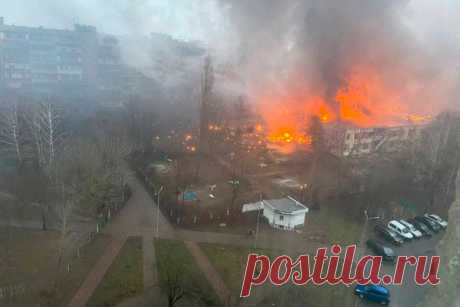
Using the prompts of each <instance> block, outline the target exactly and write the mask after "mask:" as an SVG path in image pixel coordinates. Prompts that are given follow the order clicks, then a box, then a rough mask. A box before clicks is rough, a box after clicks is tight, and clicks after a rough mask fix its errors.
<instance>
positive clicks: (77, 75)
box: [0, 18, 121, 89]
mask: <svg viewBox="0 0 460 307" xmlns="http://www.w3.org/2000/svg"><path fill="white" fill-rule="evenodd" d="M120 71H121V60H120V51H119V45H118V40H117V39H116V38H115V37H113V36H110V35H105V34H99V33H98V32H97V29H96V28H95V27H91V26H82V25H75V27H74V29H73V30H56V29H45V28H43V27H23V26H15V25H7V24H5V23H4V20H3V18H0V82H1V83H3V85H4V86H6V87H9V88H32V89H47V88H50V87H53V86H56V85H59V84H72V85H92V86H95V88H100V89H107V87H110V86H112V87H119V84H118V83H117V82H116V81H117V80H120V78H119V77H118V76H119V75H120ZM114 76H116V77H115V78H114Z"/></svg>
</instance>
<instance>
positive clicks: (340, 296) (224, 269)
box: [200, 243, 354, 307]
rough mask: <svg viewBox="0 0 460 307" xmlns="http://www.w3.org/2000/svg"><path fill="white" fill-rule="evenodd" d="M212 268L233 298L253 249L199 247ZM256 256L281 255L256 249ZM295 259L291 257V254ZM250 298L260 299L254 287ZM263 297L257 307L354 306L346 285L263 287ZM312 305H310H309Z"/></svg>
mask: <svg viewBox="0 0 460 307" xmlns="http://www.w3.org/2000/svg"><path fill="white" fill-rule="evenodd" d="M200 246H201V248H202V249H203V251H204V252H205V253H206V255H207V256H208V258H209V259H210V261H211V262H212V264H213V265H214V267H215V268H216V269H217V270H218V272H219V273H220V274H221V277H222V279H223V280H224V282H225V283H226V284H227V286H228V287H229V288H230V290H231V291H232V293H233V294H234V295H239V293H240V290H241V283H242V280H243V274H244V269H245V268H246V260H247V255H248V254H249V253H252V252H254V250H253V249H251V248H249V247H243V246H232V245H218V244H209V243H202V244H200ZM255 253H257V254H264V255H268V256H269V257H270V258H273V256H275V255H279V254H282V253H280V252H277V251H275V250H267V249H258V250H256V251H255ZM291 256H294V255H291ZM254 289H255V291H254V293H253V295H257V296H260V295H261V294H260V293H259V294H258V291H257V288H254ZM263 295H264V296H265V297H264V298H262V299H261V300H260V301H259V304H258V305H257V306H258V307H263V306H299V307H300V306H315V307H323V306H324V307H329V306H353V302H354V296H353V293H352V290H351V288H347V287H345V286H342V285H340V286H328V285H325V286H321V287H318V286H314V285H307V286H304V287H296V286H292V285H286V286H283V287H281V288H278V287H271V286H268V285H267V286H265V291H264V292H263ZM310 303H311V305H310Z"/></svg>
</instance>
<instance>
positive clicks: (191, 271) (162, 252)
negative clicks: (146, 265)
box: [155, 239, 220, 307]
mask: <svg viewBox="0 0 460 307" xmlns="http://www.w3.org/2000/svg"><path fill="white" fill-rule="evenodd" d="M155 251H156V254H157V262H158V270H159V278H160V283H161V285H162V290H163V294H164V295H166V290H167V289H166V287H165V285H166V281H167V280H168V278H169V279H171V277H173V278H174V277H175V276H177V277H178V280H179V283H178V284H179V285H180V286H181V287H182V288H183V289H185V290H186V292H187V293H188V294H189V295H186V296H185V297H184V298H183V299H182V300H180V301H179V302H178V304H177V306H178V307H179V306H187V307H188V306H220V303H219V299H218V298H217V296H216V294H215V293H214V291H213V290H212V288H211V286H210V285H209V284H208V282H207V280H206V278H205V276H204V274H203V273H202V272H201V270H200V269H199V268H198V266H197V265H196V263H195V261H194V260H193V257H192V255H191V254H190V253H189V251H188V250H187V248H186V246H185V244H184V243H183V242H182V241H176V240H163V239H160V240H156V241H155Z"/></svg>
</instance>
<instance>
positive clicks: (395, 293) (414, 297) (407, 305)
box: [355, 232, 443, 307]
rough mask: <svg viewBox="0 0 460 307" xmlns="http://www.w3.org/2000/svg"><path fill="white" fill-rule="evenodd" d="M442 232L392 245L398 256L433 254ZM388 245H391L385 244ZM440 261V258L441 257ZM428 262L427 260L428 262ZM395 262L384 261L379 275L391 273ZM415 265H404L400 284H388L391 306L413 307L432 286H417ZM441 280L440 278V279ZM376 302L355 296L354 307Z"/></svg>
mask: <svg viewBox="0 0 460 307" xmlns="http://www.w3.org/2000/svg"><path fill="white" fill-rule="evenodd" d="M442 235H443V233H442V232H441V233H438V234H436V235H434V236H433V237H432V238H422V239H418V240H412V241H410V242H407V243H404V245H402V246H400V247H392V248H393V249H394V250H395V252H396V254H397V255H398V256H433V255H435V254H436V251H435V249H436V245H437V242H438V241H439V240H440V238H441V237H442ZM387 245H388V246H391V245H389V244H387ZM441 262H442V259H441ZM429 263H430V262H429V261H428V264H429ZM394 269H395V264H389V263H385V264H384V265H383V267H382V270H381V276H383V275H384V274H391V275H393V273H394ZM414 275H415V267H414V266H411V265H407V266H406V271H405V275H404V280H403V284H402V285H388V286H386V287H387V288H388V289H389V290H390V295H391V302H390V305H389V306H391V307H415V306H417V305H418V304H419V303H420V302H421V301H422V300H423V299H424V296H425V293H426V291H427V290H428V289H429V288H430V287H432V286H431V285H425V286H419V285H417V284H416V283H415V281H414ZM441 282H442V280H441ZM376 305H378V304H377V303H374V302H369V301H366V300H361V299H360V298H359V297H358V296H356V301H355V307H361V306H376Z"/></svg>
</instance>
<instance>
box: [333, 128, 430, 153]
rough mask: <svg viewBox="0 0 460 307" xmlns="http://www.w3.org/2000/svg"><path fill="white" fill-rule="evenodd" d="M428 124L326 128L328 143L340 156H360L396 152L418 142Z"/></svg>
mask: <svg viewBox="0 0 460 307" xmlns="http://www.w3.org/2000/svg"><path fill="white" fill-rule="evenodd" d="M425 127H426V125H414V124H408V125H404V126H397V127H372V128H357V127H345V126H342V125H337V126H336V127H329V128H328V129H326V136H327V137H326V143H327V146H328V148H329V149H330V151H331V152H332V153H334V154H336V155H338V156H342V157H350V158H353V157H355V158H359V157H365V156H369V155H372V154H378V153H396V152H398V151H400V150H402V149H404V148H408V147H409V146H411V145H413V144H415V143H416V142H418V141H419V140H420V138H421V132H422V130H423V129H424V128H425Z"/></svg>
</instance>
